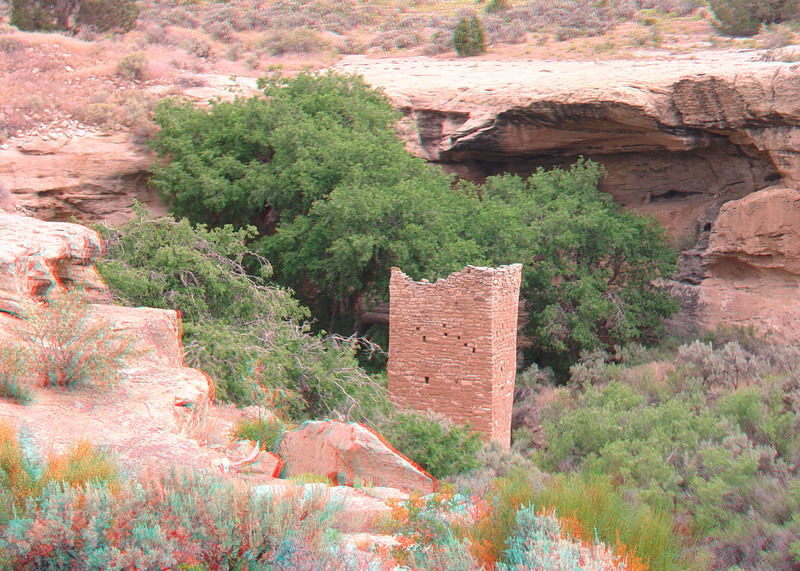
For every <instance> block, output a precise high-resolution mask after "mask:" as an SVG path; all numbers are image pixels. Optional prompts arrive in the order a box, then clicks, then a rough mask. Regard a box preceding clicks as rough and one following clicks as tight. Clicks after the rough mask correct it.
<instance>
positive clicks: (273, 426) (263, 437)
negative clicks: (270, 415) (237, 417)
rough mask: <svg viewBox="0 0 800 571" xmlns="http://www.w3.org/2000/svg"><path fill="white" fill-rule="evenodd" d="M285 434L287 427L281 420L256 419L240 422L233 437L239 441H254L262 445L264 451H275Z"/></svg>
mask: <svg viewBox="0 0 800 571" xmlns="http://www.w3.org/2000/svg"><path fill="white" fill-rule="evenodd" d="M285 432H286V425H284V424H283V423H282V422H281V421H280V420H277V419H270V420H267V419H265V418H256V419H244V420H242V421H240V422H239V423H238V424H237V425H236V427H235V428H234V429H233V431H232V432H231V436H232V437H233V438H236V439H238V440H254V441H256V442H258V443H260V445H261V448H262V449H263V450H273V449H274V448H275V446H277V445H278V443H279V442H280V440H281V438H282V437H283V434H284V433H285Z"/></svg>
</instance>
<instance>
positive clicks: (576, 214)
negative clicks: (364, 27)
mask: <svg viewBox="0 0 800 571" xmlns="http://www.w3.org/2000/svg"><path fill="white" fill-rule="evenodd" d="M262 86H263V88H264V93H265V95H266V96H267V97H266V98H263V97H253V98H250V99H238V100H236V101H233V102H221V101H216V102H211V105H210V107H209V108H208V109H206V108H202V109H201V108H196V107H194V106H192V105H190V104H179V103H175V102H172V101H166V102H163V103H162V104H160V105H159V107H158V108H157V110H156V120H157V122H158V123H159V124H160V125H161V127H162V129H161V131H160V132H159V134H158V136H157V137H156V139H155V140H154V141H153V142H152V145H153V147H154V148H155V149H156V151H157V152H158V154H159V155H160V156H162V157H169V158H170V162H169V163H158V165H157V166H156V167H154V176H153V179H152V181H153V185H154V186H155V187H156V188H157V189H158V190H159V192H160V193H161V195H162V196H163V197H164V198H165V200H167V201H168V202H169V204H170V207H171V209H172V210H173V212H176V213H177V214H179V215H181V216H187V217H188V218H189V219H190V220H192V221H196V222H205V223H209V224H211V225H212V226H223V225H224V224H228V223H232V224H236V225H237V226H242V225H246V224H252V225H254V226H255V227H256V228H257V232H258V236H259V240H258V241H257V242H255V244H254V248H255V249H257V250H258V252H259V253H260V254H261V255H264V256H265V257H267V258H268V259H269V260H270V261H271V262H272V263H273V264H274V267H275V277H276V279H277V281H278V282H279V283H281V284H283V285H286V286H289V287H292V288H294V289H295V291H297V292H300V295H301V300H302V301H303V302H304V303H306V304H308V305H309V306H310V307H311V310H312V312H313V315H314V316H315V317H316V318H317V319H318V320H319V322H320V324H324V325H325V326H326V327H329V328H330V329H331V330H348V331H353V330H354V329H355V331H356V332H358V333H363V332H364V331H365V330H366V329H367V328H368V326H369V325H370V324H369V323H362V321H361V317H362V315H364V314H365V306H366V307H368V306H369V304H371V303H375V302H379V301H381V300H383V301H387V299H386V297H387V292H388V281H389V277H390V272H391V268H392V267H393V266H396V267H400V268H402V269H403V270H404V271H405V272H407V273H408V274H410V275H412V276H413V277H414V278H415V279H422V278H426V279H431V280H433V279H436V278H437V277H440V276H443V275H445V276H446V275H447V274H449V273H450V272H452V271H455V270H460V269H462V268H463V267H464V266H465V265H467V264H478V265H499V264H507V263H517V262H522V263H524V264H525V270H524V276H523V293H522V296H523V298H524V299H525V301H526V303H527V306H528V309H529V314H530V315H531V316H532V319H531V321H530V323H529V329H528V334H529V335H530V336H531V337H532V338H533V339H534V340H535V343H534V345H535V346H536V347H537V351H539V354H538V355H536V357H537V358H539V359H543V360H549V362H548V363H546V364H559V363H561V372H562V373H563V372H564V366H563V365H564V364H565V363H566V364H568V363H569V361H570V360H574V359H575V358H577V356H578V354H579V352H580V350H582V349H587V348H588V349H591V348H594V347H598V346H601V347H602V346H607V347H610V346H611V345H613V344H615V343H620V344H622V343H624V342H627V341H629V340H643V341H647V340H651V339H653V338H655V337H657V335H658V332H659V327H660V320H661V318H662V317H663V316H666V315H669V314H670V313H671V312H672V311H673V310H674V309H675V307H676V305H675V303H674V302H673V301H672V300H671V298H670V297H669V296H668V295H667V294H665V293H664V292H663V291H661V290H659V289H658V288H656V287H654V286H653V285H652V282H653V280H655V279H657V278H659V277H667V276H668V275H669V274H671V272H672V269H673V262H674V259H675V254H674V252H672V251H671V250H670V249H669V247H668V246H667V241H666V240H665V238H664V230H663V228H662V227H661V226H660V225H658V224H657V223H656V222H655V221H653V220H651V219H649V218H643V217H640V216H637V215H635V214H632V213H629V212H626V211H624V210H623V209H621V208H620V207H618V206H616V205H614V203H613V202H612V201H611V199H610V197H609V196H608V195H605V194H603V193H600V192H599V191H598V190H597V182H598V180H599V179H600V177H601V176H602V174H603V171H602V169H601V168H600V167H598V166H597V165H595V164H594V163H591V162H589V161H583V160H581V161H580V162H578V163H577V164H576V165H574V166H573V167H572V168H570V169H568V170H561V169H555V170H553V171H551V172H547V173H546V172H538V173H536V174H535V175H533V176H532V177H531V178H530V179H527V180H523V179H521V178H519V177H513V176H504V177H492V178H490V179H489V180H488V181H487V183H486V185H485V186H484V187H481V188H477V187H475V186H474V185H471V184H467V183H463V184H461V185H459V186H458V187H457V188H455V189H454V188H452V185H451V182H452V181H451V179H449V178H448V177H446V176H445V175H443V174H442V173H441V171H440V170H438V169H436V168H434V167H432V166H431V165H427V164H425V163H424V162H423V161H421V160H419V159H416V158H414V157H412V156H410V155H409V154H408V153H407V152H406V150H405V148H404V145H403V143H402V141H401V140H400V139H399V138H398V137H397V135H396V133H395V132H394V130H393V128H392V127H393V124H394V122H395V121H396V119H397V115H396V114H395V112H394V111H393V110H392V108H391V106H390V105H389V103H388V101H387V100H386V98H385V96H384V95H383V94H382V93H381V92H380V91H377V90H373V89H371V88H370V87H368V86H367V85H366V84H364V82H363V80H362V79H361V78H359V77H355V76H348V75H338V74H334V73H332V72H329V73H326V74H321V75H313V74H310V73H301V74H298V75H297V76H295V77H293V78H280V77H273V78H271V79H268V80H265V81H264V82H263V84H262Z"/></svg>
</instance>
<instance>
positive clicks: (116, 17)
mask: <svg viewBox="0 0 800 571" xmlns="http://www.w3.org/2000/svg"><path fill="white" fill-rule="evenodd" d="M138 17H139V5H138V4H137V3H136V1H135V0H81V3H80V10H79V11H78V16H77V20H78V23H79V24H86V25H89V26H92V27H93V28H94V29H95V30H97V31H98V32H107V31H109V30H114V29H118V30H121V31H123V32H130V31H131V30H132V29H133V28H135V27H136V19H137V18H138Z"/></svg>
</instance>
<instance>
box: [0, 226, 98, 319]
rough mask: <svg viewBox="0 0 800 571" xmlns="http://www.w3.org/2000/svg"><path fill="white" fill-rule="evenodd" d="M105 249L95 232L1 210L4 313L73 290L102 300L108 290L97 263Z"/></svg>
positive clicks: (0, 266) (1, 304) (1, 306)
mask: <svg viewBox="0 0 800 571" xmlns="http://www.w3.org/2000/svg"><path fill="white" fill-rule="evenodd" d="M102 253H103V243H102V241H101V239H100V235H99V234H98V233H97V232H95V231H94V230H90V229H89V228H86V227H84V226H80V225H78V224H67V223H50V222H42V221H40V220H36V219H34V218H28V217H24V216H16V215H13V214H6V213H3V212H0V311H4V312H8V313H18V312H19V310H20V306H21V304H24V303H28V302H33V301H43V300H46V299H49V298H51V297H52V296H53V295H56V296H57V295H59V294H63V293H66V292H72V291H74V292H76V293H78V294H79V295H80V296H81V297H82V298H83V299H86V300H90V301H93V300H95V301H96V300H98V299H100V298H101V297H102V296H103V295H104V294H105V293H106V292H107V290H106V286H105V284H104V283H103V280H102V278H101V277H100V276H99V275H98V273H97V271H96V270H95V269H94V261H95V259H97V258H98V257H99V256H100V255H101V254H102Z"/></svg>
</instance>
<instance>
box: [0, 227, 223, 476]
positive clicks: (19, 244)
mask: <svg viewBox="0 0 800 571" xmlns="http://www.w3.org/2000/svg"><path fill="white" fill-rule="evenodd" d="M102 251H103V247H102V241H101V239H100V236H99V235H98V234H97V232H95V231H93V230H90V229H88V228H85V227H83V226H80V225H78V224H69V223H56V222H42V221H40V220H36V219H34V218H27V217H23V216H17V215H10V214H3V213H0V339H2V340H4V342H5V343H11V344H24V343H26V342H27V340H28V339H29V338H30V337H29V336H27V335H26V334H25V331H26V329H27V327H29V324H28V323H26V322H25V321H23V320H22V319H20V317H19V316H20V315H24V314H25V313H26V307H29V306H30V305H31V304H38V303H42V302H50V301H55V300H57V299H58V298H59V297H61V296H64V295H68V294H71V295H74V296H75V297H76V298H77V301H80V302H84V303H87V304H88V305H87V306H86V310H87V313H86V316H85V319H86V321H87V323H86V326H87V327H89V328H91V327H93V326H94V325H95V324H101V326H102V327H103V328H107V329H108V330H109V334H116V335H117V336H121V337H124V338H126V339H129V340H131V342H132V343H133V345H135V346H136V347H137V349H138V350H136V351H134V352H132V353H131V357H130V359H128V361H127V368H126V370H125V372H124V382H123V383H121V384H120V385H116V386H107V387H103V388H102V393H101V392H100V391H98V390H88V391H86V390H85V391H80V392H77V393H74V392H73V393H70V392H63V391H39V392H37V394H36V398H35V400H34V402H33V403H32V404H30V405H27V406H25V407H19V406H18V405H13V404H9V403H5V402H3V401H0V418H7V417H8V418H11V419H12V420H13V423H14V425H15V427H16V428H17V429H18V431H19V432H20V433H21V435H22V437H23V438H25V439H27V441H29V442H30V443H31V446H32V447H33V448H34V449H39V452H40V453H44V451H46V450H47V449H48V448H51V449H53V450H54V451H56V452H58V451H61V450H63V449H66V448H68V447H69V446H71V445H73V444H75V443H76V442H77V441H79V440H80V439H81V438H86V437H88V438H90V439H91V440H92V441H93V442H94V443H95V444H103V445H107V446H110V447H111V448H112V449H114V450H115V452H117V453H118V454H119V455H120V458H121V459H122V461H123V463H126V464H128V465H130V466H132V467H134V466H138V465H141V463H143V462H144V463H154V462H161V461H163V462H174V463H179V464H184V465H186V466H197V467H201V466H204V465H205V461H204V459H203V457H204V454H203V452H202V451H201V450H200V447H199V446H198V443H197V442H196V440H194V439H191V438H188V437H187V436H186V435H184V434H180V433H179V432H180V431H179V430H178V427H177V426H176V424H175V410H174V408H175V406H174V404H175V402H181V403H187V402H188V403H195V402H198V401H199V400H200V399H207V398H209V397H210V396H211V395H212V391H213V384H211V383H210V379H208V377H207V376H206V375H205V374H203V373H202V372H200V371H197V370H195V369H190V368H188V367H185V366H184V362H183V347H182V344H181V324H180V316H179V315H178V313H177V312H176V311H172V310H163V309H150V308H130V307H119V306H114V305H109V304H107V303H93V302H102V301H103V299H105V298H107V297H108V291H107V288H106V286H105V284H104V283H103V281H102V279H101V278H100V276H99V275H98V274H97V272H96V270H95V269H94V265H93V264H94V261H95V259H96V258H97V257H98V256H99V255H100V254H101V253H102ZM20 333H21V334H20ZM79 334H80V333H79V332H76V335H79ZM93 349H96V348H87V349H86V350H87V351H91V350H93Z"/></svg>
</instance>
